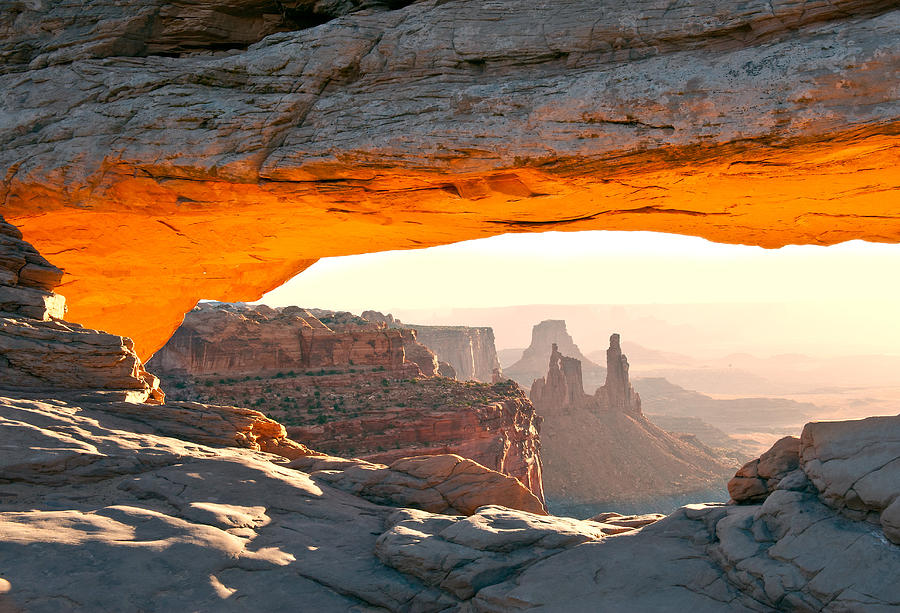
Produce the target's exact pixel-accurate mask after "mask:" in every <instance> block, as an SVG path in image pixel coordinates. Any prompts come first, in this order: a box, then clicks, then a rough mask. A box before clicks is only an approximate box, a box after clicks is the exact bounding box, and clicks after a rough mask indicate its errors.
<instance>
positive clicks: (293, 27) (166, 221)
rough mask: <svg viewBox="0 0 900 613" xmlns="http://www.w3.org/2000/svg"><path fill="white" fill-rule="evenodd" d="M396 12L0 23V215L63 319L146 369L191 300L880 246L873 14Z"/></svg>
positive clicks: (892, 17) (891, 90) (634, 7)
mask: <svg viewBox="0 0 900 613" xmlns="http://www.w3.org/2000/svg"><path fill="white" fill-rule="evenodd" d="M406 4H407V3H406V2H390V3H387V4H386V5H377V6H375V7H373V8H369V5H368V4H366V6H365V8H366V10H362V11H359V12H352V11H353V7H355V4H354V3H352V2H334V3H332V2H302V3H301V2H290V3H288V2H279V3H275V2H272V3H268V2H262V1H260V2H250V3H245V2H241V3H236V2H223V1H221V0H209V1H206V0H201V1H198V2H191V3H178V4H173V3H168V2H163V1H162V0H156V1H154V2H149V3H148V2H137V0H127V1H124V2H115V3H113V2H90V3H87V4H82V3H74V2H55V3H52V4H49V5H44V4H40V3H32V4H29V3H15V4H13V5H10V6H9V7H8V10H4V11H3V14H2V16H0V32H2V36H0V41H2V42H0V57H3V62H2V67H0V71H2V75H0V92H3V94H2V96H3V103H2V108H3V110H4V112H3V114H2V117H0V177H2V179H0V182H2V183H0V202H2V207H3V211H4V215H6V216H7V218H8V219H10V220H11V221H12V222H13V223H14V224H16V225H17V226H20V227H21V228H22V230H23V231H24V232H25V234H26V236H27V237H28V239H29V240H30V241H32V242H33V243H34V244H35V245H36V246H37V247H38V248H39V250H40V251H41V252H42V253H47V254H54V255H53V257H54V262H55V263H56V264H57V265H59V266H61V267H63V268H64V269H65V270H66V282H67V284H68V285H67V289H66V292H67V295H68V296H69V300H70V308H71V317H72V319H74V320H76V321H79V322H82V323H83V324H85V325H89V326H91V327H94V328H100V329H107V330H111V331H113V332H115V333H119V334H129V335H130V336H132V337H133V338H134V339H135V340H136V344H137V346H138V348H139V349H140V352H141V355H143V356H148V355H149V354H151V353H152V352H153V351H155V350H156V349H157V348H159V347H161V346H162V345H163V344H164V343H165V341H166V340H167V339H168V337H169V336H170V335H171V333H172V332H173V331H174V330H175V328H176V327H177V325H178V323H179V322H180V320H181V316H182V314H183V313H184V312H186V311H188V310H189V309H190V308H192V307H193V305H194V304H195V303H196V302H197V299H198V298H216V299H221V300H231V301H236V300H248V299H255V298H257V297H258V296H260V295H261V294H262V293H263V292H264V291H266V290H269V289H271V288H273V287H275V286H277V285H279V284H281V283H282V282H283V281H285V280H286V279H287V278H289V277H291V276H293V275H295V274H296V273H297V272H299V271H300V270H302V269H304V268H305V267H306V266H308V265H309V264H310V263H311V262H312V261H313V260H314V259H316V258H319V257H323V256H331V255H343V254H349V253H359V252H366V251H374V250H383V249H398V248H410V247H421V246H425V245H433V244H439V243H447V242H452V241H458V240H463V239H471V238H477V237H481V236H488V235H492V234H497V233H502V232H510V231H536V230H548V229H564V230H584V229H598V228H602V229H632V230H638V229H640V230H657V231H667V232H678V233H684V234H695V235H700V236H704V237H706V238H709V239H712V240H718V241H728V242H743V243H748V244H759V245H763V246H767V247H775V246H779V245H783V244H786V243H819V244H830V243H836V242H839V241H844V240H848V239H852V238H861V239H869V240H875V241H897V240H900V217H898V214H897V211H898V207H897V196H896V194H897V191H896V188H897V186H898V178H897V173H896V159H897V142H898V117H900V112H898V108H900V105H898V98H897V95H896V91H895V86H894V83H896V82H897V80H898V72H897V71H898V66H900V61H898V60H900V58H898V55H900V43H898V42H897V41H898V40H900V36H898V32H900V11H898V9H897V5H896V2H894V1H893V0H834V1H832V2H821V1H818V0H805V1H803V0H797V1H786V2H774V3H770V2H767V1H764V0H752V1H750V2H746V1H744V0H727V1H722V0H688V1H686V2H680V3H679V4H677V5H672V4H671V3H670V2H667V1H661V0H639V1H636V2H630V3H624V2H596V1H594V0H566V1H564V2H552V3H544V2H538V3H530V4H528V5H527V6H524V7H523V6H522V5H521V3H520V2H517V1H515V0H497V1H496V2H490V3H484V2H474V1H467V2H465V3H463V4H461V3H460V2H450V3H446V2H442V1H438V0H425V1H422V2H415V3H412V4H409V5H408V6H404V5H406ZM277 7H280V8H277ZM384 9H395V10H384ZM332 17H334V18H333V19H331V20H330V21H328V22H327V23H323V24H321V25H319V26H318V27H305V26H309V25H313V24H315V23H318V22H319V21H320V20H325V19H330V18H332ZM534 24H540V27H535V25H534ZM281 30H290V31H284V32H279V31H281ZM273 32H274V33H273ZM267 34H270V35H269V36H266V35H267ZM263 37H265V38H263ZM256 41H258V42H256ZM250 43H255V44H250ZM248 45H249V46H248ZM222 49H225V50H226V51H225V52H220V50H222ZM153 54H158V55H153ZM276 228H277V231H275V230H273V229H276ZM126 262H127V264H124V263H126ZM153 279H159V280H160V281H161V282H158V283H155V282H148V280H153ZM498 283H502V276H498ZM110 286H112V287H116V288H117V294H118V295H120V296H126V297H127V298H125V299H122V298H118V297H117V298H116V299H115V300H112V299H110V298H109V297H108V290H107V288H108V287H110ZM151 299H152V301H153V302H154V304H155V305H156V308H155V309H152V310H151V309H147V308H146V304H148V302H150V300H151Z"/></svg>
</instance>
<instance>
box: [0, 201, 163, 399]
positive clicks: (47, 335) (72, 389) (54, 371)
mask: <svg viewBox="0 0 900 613" xmlns="http://www.w3.org/2000/svg"><path fill="white" fill-rule="evenodd" d="M61 277H62V271H61V270H60V269H58V268H56V267H55V266H53V265H52V264H51V263H50V262H48V261H47V260H46V259H44V257H43V256H42V255H41V254H39V253H38V252H37V251H36V250H35V249H34V247H32V246H31V245H29V244H28V242H27V241H25V240H23V239H22V235H21V233H20V232H19V231H18V230H17V229H16V228H15V227H13V226H12V225H10V224H9V223H7V222H6V221H4V219H3V217H0V390H11V391H15V392H24V393H34V394H39V395H40V394H42V393H47V392H49V391H53V392H56V393H57V394H70V395H71V394H75V395H79V394H83V393H92V392H94V391H97V390H100V394H101V395H103V396H105V397H106V398H107V399H110V400H127V401H131V402H154V403H158V402H161V401H162V400H163V398H164V394H163V393H162V391H161V390H160V389H159V380H158V379H157V378H156V377H155V376H154V375H152V374H150V373H148V372H147V371H146V370H144V366H143V364H142V363H141V360H140V359H139V358H138V356H137V354H136V353H135V352H134V343H133V342H132V341H131V339H130V338H123V337H121V336H117V335H115V334H108V333H106V332H101V331H99V330H91V329H89V328H85V327H83V326H81V325H79V324H74V323H70V322H68V321H65V320H64V318H65V317H66V300H65V298H64V297H63V296H61V295H59V294H57V293H55V292H54V290H55V289H56V288H57V287H58V286H59V284H60V279H61Z"/></svg>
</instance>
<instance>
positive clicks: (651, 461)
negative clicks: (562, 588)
mask: <svg viewBox="0 0 900 613" xmlns="http://www.w3.org/2000/svg"><path fill="white" fill-rule="evenodd" d="M530 397H531V400H532V402H533V403H534V406H535V408H536V409H537V411H538V413H539V414H540V415H541V417H543V418H544V422H543V425H542V428H541V443H542V457H543V460H544V491H545V494H546V496H547V499H548V501H549V502H550V504H551V505H552V504H553V503H554V502H555V503H557V504H558V505H570V504H589V503H596V504H609V505H613V506H614V505H615V502H616V501H635V500H641V499H644V498H649V497H651V496H657V497H658V496H664V495H672V494H678V493H685V492H691V491H697V490H702V489H709V488H712V487H716V486H718V485H724V482H725V477H726V475H728V474H731V473H733V472H734V468H735V466H734V464H733V461H732V460H731V459H729V458H727V457H723V456H722V455H721V454H719V453H718V452H716V451H714V450H712V449H710V448H708V447H706V446H705V445H703V444H702V443H700V442H699V441H697V439H696V437H688V436H677V435H673V434H670V433H668V432H666V431H664V430H663V429H661V428H659V427H657V426H656V425H654V424H653V423H652V422H650V421H649V420H648V419H647V418H646V417H645V416H644V414H643V413H642V412H641V401H640V396H639V395H638V394H637V393H635V392H634V389H633V388H632V386H631V382H630V380H629V378H628V360H627V358H626V357H625V355H623V354H622V350H621V346H620V343H619V335H618V334H613V335H612V336H611V337H610V346H609V350H608V351H607V379H606V382H605V384H604V385H603V386H602V387H600V388H599V389H597V391H596V393H594V394H593V395H588V394H586V393H585V392H584V388H583V387H582V377H581V363H580V361H579V360H577V359H575V358H571V357H567V356H564V355H562V353H560V351H559V350H558V346H557V345H556V344H553V345H552V351H551V355H550V358H549V367H548V371H547V374H546V375H545V376H544V377H541V378H540V379H537V380H535V381H534V383H533V384H532V386H531V393H530ZM551 509H552V506H551Z"/></svg>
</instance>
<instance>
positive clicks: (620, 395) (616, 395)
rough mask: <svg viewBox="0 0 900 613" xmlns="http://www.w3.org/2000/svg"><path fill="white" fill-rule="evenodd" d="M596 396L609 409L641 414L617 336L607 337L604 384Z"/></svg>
mask: <svg viewBox="0 0 900 613" xmlns="http://www.w3.org/2000/svg"><path fill="white" fill-rule="evenodd" d="M597 396H598V397H602V398H604V399H605V403H604V404H605V405H606V406H607V407H608V408H610V409H618V410H620V411H624V412H626V413H633V414H637V415H639V414H640V413H641V397H640V395H639V394H638V393H637V392H635V391H634V388H633V387H632V386H631V381H630V380H629V379H628V358H627V357H626V356H625V354H623V353H622V346H621V344H620V343H619V335H618V334H613V335H612V336H610V337H609V349H607V350H606V384H605V385H604V386H603V387H601V388H600V389H598V390H597Z"/></svg>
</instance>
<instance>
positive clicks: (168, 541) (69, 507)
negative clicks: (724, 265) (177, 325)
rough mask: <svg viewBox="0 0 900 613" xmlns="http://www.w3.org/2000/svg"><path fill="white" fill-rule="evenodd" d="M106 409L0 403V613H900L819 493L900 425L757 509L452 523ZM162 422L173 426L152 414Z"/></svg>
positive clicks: (898, 592)
mask: <svg viewBox="0 0 900 613" xmlns="http://www.w3.org/2000/svg"><path fill="white" fill-rule="evenodd" d="M123 404H124V403H123ZM98 406H101V405H98ZM102 406H104V407H106V409H105V410H100V409H96V408H92V407H90V406H79V405H78V404H76V403H74V402H70V401H63V400H44V401H39V400H34V399H23V398H4V399H0V429H2V432H3V435H4V439H3V444H2V445H0V609H3V608H5V609H6V610H12V611H29V612H32V611H33V612H37V613H43V612H48V613H49V612H50V611H59V610H61V609H62V610H67V611H81V612H85V613H86V612H89V611H90V612H96V611H122V610H137V609H141V610H147V611H159V612H163V611H181V610H194V611H243V610H246V609H247V607H249V606H252V607H254V608H272V609H275V608H281V607H283V606H284V603H285V602H297V603H301V602H302V603H303V606H304V608H306V607H308V608H309V609H310V610H317V611H319V610H321V611H354V612H359V611H376V610H389V611H410V612H412V611H426V612H431V611H434V612H437V611H467V612H485V611H496V612H500V611H504V612H505V611H517V610H532V609H541V610H549V611H597V610H611V611H617V610H628V611H648V612H657V611H663V612H666V611H671V612H676V611H679V612H680V611H686V610H695V611H698V612H716V613H718V612H721V613H726V612H733V611H738V612H746V611H776V610H792V611H809V612H812V611H854V612H857V611H858V612H860V613H870V612H882V611H883V612H887V611H892V610H896V608H897V607H900V585H898V583H897V581H896V571H897V569H898V568H900V546H898V545H897V544H894V543H892V542H891V541H890V540H889V539H887V538H885V535H886V534H887V530H886V528H885V529H882V527H881V526H879V525H878V524H877V523H875V522H874V521H873V518H872V516H870V515H867V516H866V518H865V519H856V518H854V517H853V516H852V514H848V513H847V509H844V508H839V507H840V504H839V501H840V500H847V498H841V497H840V496H838V497H833V496H830V495H829V496H823V492H842V491H845V490H843V488H842V486H840V483H841V479H842V478H843V475H849V474H850V473H851V472H854V471H856V473H857V475H858V476H859V477H865V476H866V475H870V474H877V472H878V471H877V470H875V471H873V470H871V464H870V463H868V462H864V461H854V462H851V463H849V464H846V463H845V464H832V465H830V466H829V465H828V463H829V462H833V461H834V460H837V459H839V458H845V457H848V458H849V457H852V455H859V453H863V452H864V450H866V449H875V448H879V447H881V448H884V445H882V444H881V443H880V442H879V441H881V442H887V443H889V444H890V443H891V441H892V440H893V438H892V437H893V434H896V433H897V432H898V429H900V417H897V418H880V419H879V421H877V422H869V421H868V420H864V421H861V422H839V423H833V424H812V425H810V426H809V427H808V431H807V432H805V433H804V437H801V440H805V441H808V444H806V445H805V446H804V449H805V450H806V454H805V455H804V457H805V458H807V460H806V464H801V465H800V467H798V468H797V469H796V470H794V471H792V472H791V473H789V474H788V475H786V476H785V477H783V478H782V479H780V481H779V483H778V485H777V486H776V487H775V489H774V490H773V491H772V492H771V493H770V494H769V496H768V497H767V498H766V500H765V501H764V502H763V503H762V504H748V505H741V506H728V505H721V504H716V505H703V504H698V505H689V506H687V507H684V508H682V509H680V510H679V511H677V512H676V513H674V514H672V515H670V516H668V517H665V518H661V519H660V518H658V517H633V518H627V517H623V516H619V515H618V514H614V513H609V514H602V515H599V516H597V517H596V518H595V519H594V520H586V521H581V520H575V519H568V518H558V517H552V516H545V515H538V514H534V513H528V512H525V511H520V510H514V509H509V508H505V507H499V506H495V505H485V506H482V507H480V508H479V509H476V510H475V512H474V513H473V514H471V515H469V516H465V515H447V514H436V513H429V512H427V511H424V510H416V509H403V508H397V507H396V506H392V505H391V503H390V502H389V501H387V500H382V501H381V502H382V504H374V503H372V502H370V501H369V500H366V499H364V498H362V497H360V496H355V495H353V494H351V493H350V492H349V491H344V489H342V486H341V484H340V483H339V479H337V480H336V479H333V478H331V476H333V475H335V474H337V473H344V474H345V475H346V473H348V472H350V469H349V468H348V467H347V465H346V462H347V461H345V460H339V459H335V458H331V459H327V458H326V459H321V460H316V458H314V457H313V456H309V457H302V458H299V459H296V460H294V464H293V465H294V466H299V463H300V462H303V461H319V462H322V464H321V465H320V466H319V469H318V470H313V471H312V472H307V471H306V469H303V470H300V469H298V468H291V467H290V465H289V464H288V460H287V459H285V458H281V457H279V456H276V455H273V454H267V453H262V452H260V451H255V450H253V449H248V448H245V449H239V448H221V447H212V446H207V445H204V444H200V443H198V442H193V441H190V440H185V439H179V438H174V437H172V436H166V435H161V434H158V433H153V432H152V424H153V419H152V415H153V413H152V412H153V411H154V410H161V411H162V410H163V409H164V408H165V407H164V406H163V407H153V406H147V405H143V406H144V408H145V410H146V413H147V415H146V416H145V417H144V418H143V419H142V420H136V418H135V417H134V416H133V415H128V414H123V415H117V414H116V413H115V411H114V410H109V409H110V407H112V406H114V403H108V402H107V403H103V404H102ZM125 406H130V407H138V406H141V405H134V404H130V405H125ZM180 410H182V411H188V410H189V407H181V409H180ZM252 417H253V416H252V415H250V416H247V415H245V416H244V419H251V418H252ZM160 420H161V421H160V425H161V427H162V426H165V427H166V428H168V429H169V431H170V432H172V433H174V432H175V431H177V430H178V429H179V428H180V426H177V423H179V420H177V419H174V418H173V417H172V416H168V417H167V416H166V414H165V413H164V412H163V413H161V418H160ZM186 421H187V420H186V419H185V418H182V419H181V420H180V423H185V422H186ZM166 424H169V425H168V426H166ZM173 424H176V425H173ZM876 424H877V427H876ZM216 431H217V429H216V428H211V429H210V430H209V435H210V436H212V435H213V434H214V433H215V432H216ZM222 431H225V429H224V428H223V429H222ZM185 433H186V431H185V432H184V433H183V434H181V435H180V436H183V435H184V434H185ZM888 433H893V434H888ZM872 437H875V438H872ZM865 440H869V444H868V445H865V444H864V445H860V443H861V442H862V441H865ZM853 449H856V450H857V452H856V453H854V454H851V455H847V454H845V453H843V450H853ZM838 450H842V451H840V453H838ZM415 460H417V461H423V460H421V459H419V458H416V459H415ZM439 461H441V462H448V460H447V459H443V460H439ZM328 462H332V463H333V464H332V468H331V469H329V468H328V467H327V466H328V464H327V463H328ZM816 462H818V463H819V464H816ZM342 463H343V464H342ZM351 464H354V463H353V462H351ZM820 465H821V466H820ZM806 466H809V468H808V470H809V471H810V473H813V474H815V476H814V477H813V478H812V479H811V478H810V476H812V475H808V474H807V473H806V472H804V471H805V470H807V468H805V467H806ZM821 467H827V468H829V469H834V471H833V472H832V471H831V470H819V469H820V468H821ZM351 468H352V467H351ZM838 468H840V469H841V470H838ZM329 470H331V471H333V472H331V473H330V475H331V476H329ZM405 470H407V474H410V473H412V472H414V470H413V469H411V468H410V467H406V468H405ZM816 470H819V472H815V471H816ZM885 476H886V477H888V478H887V479H879V480H878V481H877V483H876V482H875V481H873V487H872V489H871V493H873V494H876V493H880V494H879V495H880V496H881V498H885V499H886V498H889V497H890V493H891V492H892V491H893V490H892V487H894V484H896V483H897V479H896V477H897V472H896V470H895V469H893V468H891V469H890V470H889V471H888V472H887V473H886V475H885ZM389 481H390V479H386V480H385V483H386V485H388V486H389ZM334 485H338V486H339V487H334ZM846 491H849V490H846ZM867 491H868V490H867ZM865 499H866V500H874V498H871V499H870V498H869V497H868V494H867V495H866V498H865ZM881 515H882V522H884V515H885V513H884V512H882V514H881ZM629 524H631V525H629ZM886 525H887V524H885V526H886ZM623 529H624V530H623ZM74 561H77V562H74ZM73 564H76V565H75V566H74V567H73Z"/></svg>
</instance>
